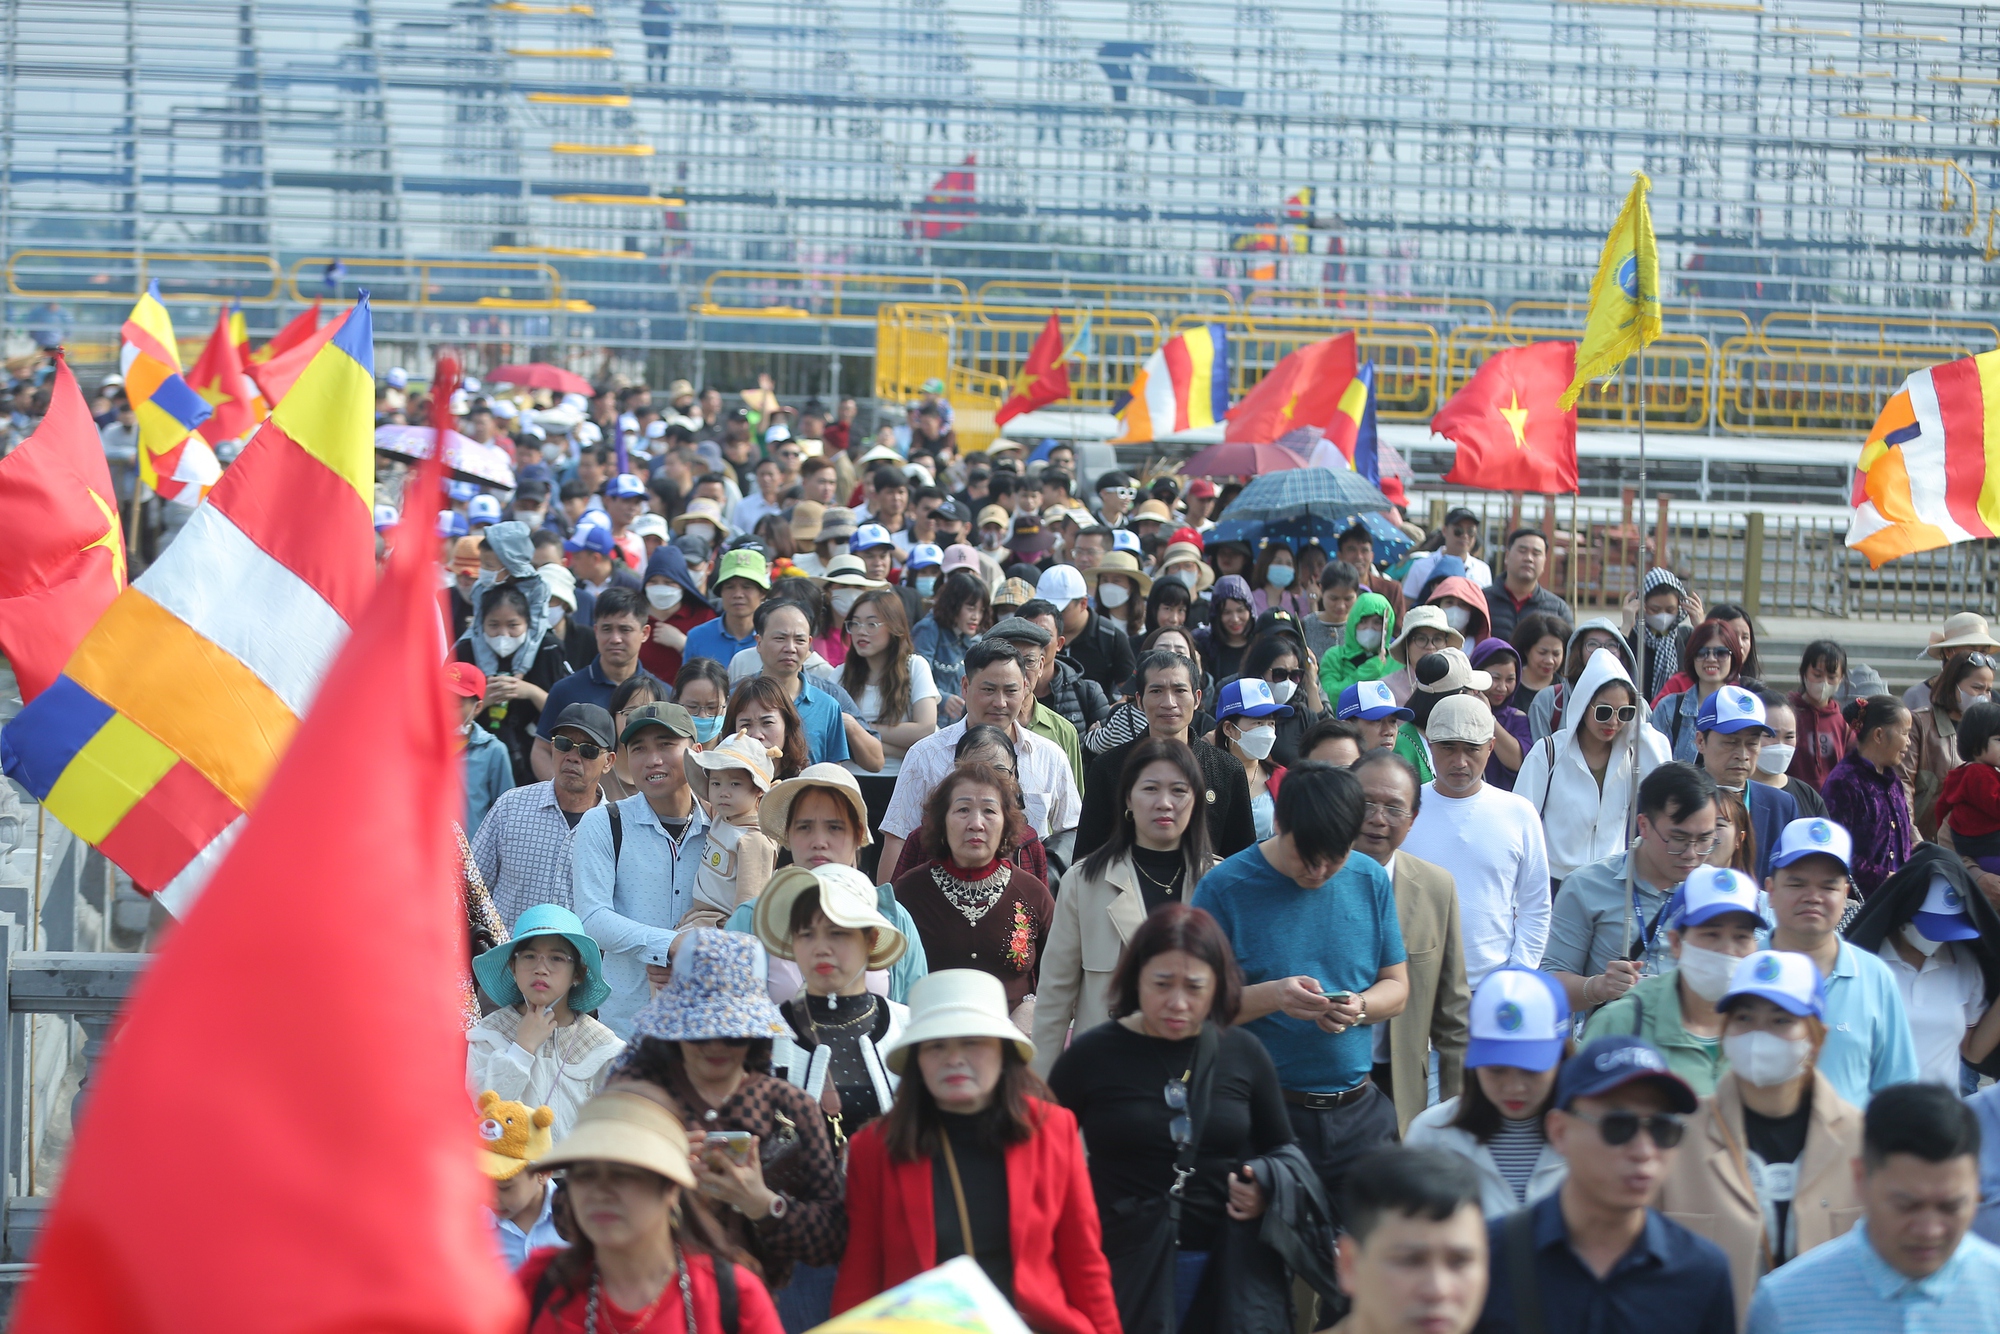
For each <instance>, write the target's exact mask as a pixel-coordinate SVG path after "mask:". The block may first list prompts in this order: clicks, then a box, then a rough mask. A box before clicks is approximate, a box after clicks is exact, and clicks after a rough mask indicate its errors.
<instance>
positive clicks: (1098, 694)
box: [1042, 653, 1111, 737]
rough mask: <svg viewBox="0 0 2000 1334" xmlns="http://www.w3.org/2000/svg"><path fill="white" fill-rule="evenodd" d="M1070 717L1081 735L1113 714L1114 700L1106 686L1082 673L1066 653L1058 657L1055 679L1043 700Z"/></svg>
mask: <svg viewBox="0 0 2000 1334" xmlns="http://www.w3.org/2000/svg"><path fill="white" fill-rule="evenodd" d="M1042 703H1043V704H1046V705H1047V706H1048V707H1049V708H1050V709H1053V710H1054V711H1055V712H1057V713H1059V714H1061V715H1062V716H1063V717H1065V718H1067V719H1069V725H1070V726H1071V727H1074V728H1075V729H1076V734H1077V735H1078V736H1079V737H1080V736H1082V735H1083V734H1084V733H1086V732H1088V731H1089V730H1090V729H1091V728H1093V727H1095V726H1097V725H1098V724H1099V723H1101V722H1103V721H1104V720H1105V719H1106V718H1109V717H1110V716H1111V701H1110V700H1109V699H1107V698H1106V697H1105V694H1104V687H1103V686H1101V685H1099V684H1097V682H1095V681H1092V680H1090V679H1089V678H1087V677H1086V676H1084V674H1083V669H1082V668H1081V667H1078V666H1077V665H1076V663H1075V661H1074V660H1073V659H1071V658H1070V656H1069V655H1068V654H1067V653H1064V654H1059V655H1058V656H1057V657H1056V675H1055V679H1054V680H1053V681H1051V682H1049V694H1048V698H1047V699H1044V700H1043V701H1042Z"/></svg>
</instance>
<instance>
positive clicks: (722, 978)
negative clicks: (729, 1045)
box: [632, 930, 792, 1042]
mask: <svg viewBox="0 0 2000 1334" xmlns="http://www.w3.org/2000/svg"><path fill="white" fill-rule="evenodd" d="M681 934H682V936H683V937H684V938H685V939H686V941H687V943H686V944H685V945H682V944H680V942H679V941H678V940H677V941H676V942H675V944H676V946H678V948H677V949H676V950H675V951H674V975H673V978H672V979H671V980H670V981H669V982H668V983H667V985H666V986H665V987H663V988H661V990H660V994H659V995H657V996H655V997H653V999H651V1000H650V1001H647V1002H646V1004H645V1006H644V1007H643V1008H642V1009H640V1011H639V1013H638V1014H637V1015H635V1016H633V1019H632V1038H633V1040H634V1041H637V1040H638V1039H640V1038H659V1039H660V1040H661V1041H663V1042H710V1041H714V1040H715V1039H717V1038H737V1039H746V1038H747V1039H749V1040H751V1041H753V1042H754V1041H759V1040H762V1039H767V1038H781V1037H786V1036H788V1035H789V1034H790V1033H791V1031H792V1027H791V1025H790V1024H787V1023H786V1022H785V1016H784V1015H782V1014H780V1013H778V1007H777V1006H776V1005H773V1004H772V1003H771V996H770V993H769V992H768V991H767V990H766V988H765V985H764V979H765V978H766V977H768V976H769V975H770V972H771V961H770V960H769V959H768V958H766V957H765V955H764V947H763V946H762V945H761V944H759V943H758V942H757V939H756V937H754V936H746V935H743V934H741V933H740V932H736V931H714V930H694V931H684V932H682V933H681Z"/></svg>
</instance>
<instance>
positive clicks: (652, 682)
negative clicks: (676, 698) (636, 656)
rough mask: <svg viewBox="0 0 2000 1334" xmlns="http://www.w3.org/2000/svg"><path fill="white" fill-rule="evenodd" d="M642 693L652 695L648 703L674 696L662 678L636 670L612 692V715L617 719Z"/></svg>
mask: <svg viewBox="0 0 2000 1334" xmlns="http://www.w3.org/2000/svg"><path fill="white" fill-rule="evenodd" d="M641 694H646V695H651V696H652V698H651V699H650V700H647V701H646V702H647V703H648V704H657V703H659V702H661V701H662V700H668V699H672V698H673V692H672V691H670V690H668V689H667V686H666V683H665V682H664V681H662V680H660V678H658V677H657V676H654V675H653V674H652V673H651V672H634V673H632V674H631V675H630V676H628V677H626V678H625V679H624V680H623V681H620V682H619V683H618V688H617V689H616V690H614V691H612V692H611V704H610V706H609V712H610V714H611V716H612V717H613V718H614V719H615V718H616V717H617V716H618V715H619V713H621V712H622V711H624V710H625V709H626V708H629V707H630V706H631V703H632V701H633V700H635V699H637V698H638V697H639V696H640V695H641Z"/></svg>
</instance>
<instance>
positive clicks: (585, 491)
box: [556, 481, 590, 500]
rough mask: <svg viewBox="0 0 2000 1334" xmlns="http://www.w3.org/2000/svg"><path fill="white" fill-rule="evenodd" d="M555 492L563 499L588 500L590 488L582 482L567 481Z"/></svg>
mask: <svg viewBox="0 0 2000 1334" xmlns="http://www.w3.org/2000/svg"><path fill="white" fill-rule="evenodd" d="M556 494H557V495H558V496H559V497H560V498H561V499H563V500H588V499H590V488H589V487H587V486H585V485H584V484H583V483H582V482H577V481H569V482H564V483H563V484H562V490H561V491H558V492H557V493H556Z"/></svg>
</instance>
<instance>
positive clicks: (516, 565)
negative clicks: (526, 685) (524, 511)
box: [459, 521, 549, 676]
mask: <svg viewBox="0 0 2000 1334" xmlns="http://www.w3.org/2000/svg"><path fill="white" fill-rule="evenodd" d="M486 546H487V549H488V550H490V551H491V552H492V553H493V554H494V556H495V557H497V558H498V559H499V561H500V566H501V568H500V570H499V571H498V572H496V571H493V570H482V571H481V572H480V574H479V578H478V579H477V580H475V581H474V582H473V585H472V591H471V592H470V593H468V594H467V595H466V600H467V601H468V602H470V603H471V604H472V623H471V624H470V625H468V626H466V628H465V633H464V634H462V635H460V636H459V640H460V642H461V643H465V644H468V645H470V646H471V649H472V658H471V661H472V663H473V665H475V666H476V667H478V668H479V670H480V671H482V672H485V673H486V674H487V675H488V676H493V675H495V674H497V673H498V672H500V671H501V670H503V668H502V666H501V663H500V655H499V654H497V653H495V652H494V651H493V646H492V645H491V644H488V643H487V642H486V636H485V635H484V634H482V633H480V625H479V619H480V616H481V615H482V613H483V611H484V609H485V606H486V592H487V590H488V589H490V588H492V587H493V586H494V585H496V584H498V583H500V582H501V580H503V579H504V580H506V581H507V582H508V583H511V584H513V585H514V586H515V587H517V588H519V589H520V590H521V596H523V597H525V598H526V599H527V600H528V634H527V638H526V640H525V647H526V648H527V650H528V656H527V657H526V658H523V657H521V656H520V655H519V654H518V653H517V654H516V655H515V657H514V658H513V659H512V662H513V663H516V664H519V663H525V662H528V661H531V660H532V659H533V658H534V655H535V652H536V650H537V649H538V648H539V646H540V644H541V642H542V632H543V631H545V630H547V629H548V628H549V588H548V585H547V584H545V583H543V582H542V576H541V575H539V574H537V573H536V572H535V562H534V560H533V557H534V554H535V547H534V543H533V541H532V540H531V538H530V537H529V534H528V525H527V524H525V523H516V522H512V521H509V522H507V523H495V524H489V525H487V528H486Z"/></svg>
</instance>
